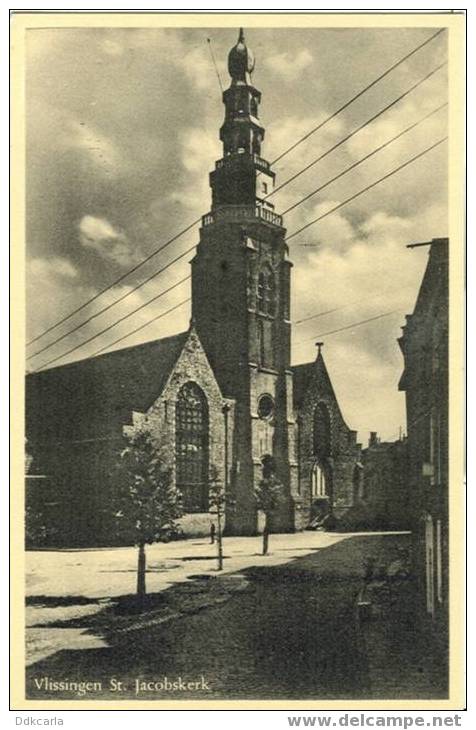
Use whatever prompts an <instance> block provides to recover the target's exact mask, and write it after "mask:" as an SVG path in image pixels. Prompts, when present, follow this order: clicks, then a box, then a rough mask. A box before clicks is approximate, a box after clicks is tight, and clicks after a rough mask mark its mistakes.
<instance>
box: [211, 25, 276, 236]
mask: <svg viewBox="0 0 476 730" xmlns="http://www.w3.org/2000/svg"><path fill="white" fill-rule="evenodd" d="M254 67H255V59H254V55H253V53H252V51H251V50H250V49H249V48H248V46H247V45H246V41H245V34H244V32H243V28H240V32H239V35H238V41H237V43H236V44H235V45H234V46H233V48H232V49H231V51H230V52H229V54H228V71H229V74H230V77H231V82H230V86H229V87H228V89H226V90H225V91H224V92H223V103H224V105H225V120H224V122H223V124H222V126H221V129H220V139H221V141H222V142H223V158H222V159H221V160H218V161H217V163H216V165H215V170H214V171H213V172H212V173H211V175H210V186H211V188H212V211H215V210H216V209H217V208H221V207H223V206H232V205H233V206H235V205H236V206H238V205H239V206H244V205H246V206H253V208H254V207H255V206H256V205H258V206H260V207H262V208H266V209H267V210H268V211H272V210H273V207H274V206H273V205H272V204H271V203H269V202H268V201H267V196H268V195H269V193H270V192H271V191H272V189H273V187H274V173H273V172H272V170H271V169H270V165H269V163H268V162H266V160H264V159H263V158H262V157H261V144H262V142H263V138H264V128H263V127H262V125H261V123H260V121H259V118H258V108H259V105H260V102H261V92H260V91H258V89H257V88H256V87H255V86H254V84H253V81H252V79H251V74H252V73H253V70H254ZM275 220H276V222H277V223H278V224H280V223H281V220H280V219H279V220H278V217H276V218H275Z"/></svg>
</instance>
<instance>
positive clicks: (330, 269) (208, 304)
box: [13, 13, 464, 724]
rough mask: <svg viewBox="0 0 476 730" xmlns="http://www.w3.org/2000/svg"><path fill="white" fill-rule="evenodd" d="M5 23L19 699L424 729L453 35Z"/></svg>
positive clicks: (447, 400)
mask: <svg viewBox="0 0 476 730" xmlns="http://www.w3.org/2000/svg"><path fill="white" fill-rule="evenodd" d="M29 18H30V22H29V23H28V24H26V25H25V27H24V28H22V34H23V35H22V39H23V40H22V42H23V66H22V75H21V78H22V84H23V86H22V94H23V97H22V98H23V107H24V108H23V130H24V140H25V141H24V202H23V207H24V210H23V212H22V216H23V220H24V224H23V225H24V274H25V276H24V281H25V287H24V289H23V290H20V288H19V290H18V297H19V299H22V298H23V297H24V301H25V325H24V326H25V342H23V346H25V345H26V347H24V352H25V353H26V354H24V355H23V354H22V357H23V358H24V360H23V362H24V363H25V367H24V376H25V377H24V398H23V401H22V403H21V404H20V405H19V411H21V417H22V419H23V420H24V429H23V432H22V435H21V447H22V449H23V450H24V466H23V465H22V474H21V476H20V478H19V480H18V484H17V485H16V487H15V489H17V490H18V493H19V494H20V493H21V495H20V496H21V511H22V515H24V518H23V519H22V520H21V524H20V523H18V525H17V527H16V529H17V530H18V531H19V533H18V534H20V532H21V540H22V541H23V542H24V550H25V552H24V569H23V568H22V571H21V572H22V575H19V576H17V578H18V579H19V580H20V581H21V585H22V587H21V590H22V591H24V593H23V598H24V613H23V612H22V614H21V616H22V617H24V626H23V627H22V628H21V629H20V633H21V635H20V636H19V637H18V642H19V644H18V645H19V646H20V643H21V644H22V648H21V652H22V653H21V656H22V657H23V656H24V662H23V659H22V664H23V666H22V673H23V676H24V700H26V701H32V702H38V701H41V702H43V701H49V702H53V703H55V705H56V706H57V707H58V708H61V706H62V704H64V706H66V705H67V704H68V703H70V704H71V703H74V706H75V707H78V708H81V705H82V704H83V705H84V706H86V705H87V703H96V702H101V701H109V702H111V703H114V707H115V708H116V709H120V708H121V703H128V705H127V706H128V707H130V706H131V701H133V702H136V703H137V705H138V706H139V705H140V703H145V702H147V703H150V702H156V703H157V706H158V707H159V706H160V704H161V703H168V706H170V705H173V703H176V704H177V706H179V704H180V702H184V701H191V700H193V701H194V702H195V703H196V705H197V706H200V704H203V706H206V703H207V702H210V701H236V702H240V701H246V700H250V701H255V702H256V703H258V705H257V706H259V702H261V701H263V702H264V701H278V700H287V701H298V700H307V701H313V702H317V703H318V702H319V701H336V702H337V701H344V700H345V701H356V702H357V701H359V702H365V701H373V700H375V701H377V700H378V701H391V702H396V701H400V700H405V701H437V702H439V703H440V706H442V703H444V701H449V700H450V699H451V698H453V699H454V697H455V696H456V694H455V693H456V689H457V687H459V684H458V681H457V680H456V679H455V680H452V677H453V676H454V677H456V676H457V675H458V674H459V673H461V672H462V671H463V668H462V659H461V658H460V657H458V656H457V654H456V653H455V646H456V644H457V638H458V631H459V630H460V628H455V630H454V631H453V630H452V631H450V627H451V626H456V627H458V626H460V624H461V621H460V614H459V613H458V611H459V610H460V609H461V606H459V607H458V605H459V603H460V600H459V596H458V587H457V579H460V578H461V576H459V573H458V570H459V569H458V568H457V567H456V568H455V573H454V575H453V574H452V572H451V571H450V567H449V566H450V564H451V565H452V566H453V564H455V563H456V564H458V562H459V561H460V560H462V554H461V553H458V552H457V551H458V550H462V548H461V545H460V543H459V542H458V540H457V539H456V536H457V531H458V530H459V528H458V524H459V523H460V522H459V521H462V520H463V516H462V514H461V500H462V496H461V495H462V490H463V484H462V474H461V473H460V469H461V468H462V467H461V464H462V458H463V456H462V455H463V447H462V444H458V442H457V441H456V440H455V441H453V440H452V439H456V437H457V438H458V439H460V438H461V433H462V430H463V425H462V422H461V426H460V427H458V418H462V410H461V408H462V405H461V404H462V397H463V392H462V385H461V384H460V385H454V382H453V380H452V377H453V375H452V373H453V371H455V372H456V371H457V375H458V377H461V370H462V367H463V360H462V358H463V346H462V324H461V314H460V312H458V307H459V308H461V307H462V302H461V298H462V291H463V273H464V272H463V265H462V261H463V257H464V238H463V235H464V233H463V219H462V215H461V212H462V195H463V188H462V186H463V183H462V182H461V181H459V182H458V185H459V186H460V187H459V189H458V188H457V191H456V193H455V190H454V187H453V188H451V184H450V181H451V166H452V165H453V164H457V158H458V154H455V155H452V153H451V150H454V149H455V145H456V149H457V147H458V144H459V145H460V146H461V148H462V145H463V141H462V139H463V137H462V129H463V127H462V122H461V125H460V127H458V125H457V124H456V125H455V124H454V123H452V122H451V120H452V119H453V122H454V118H455V117H454V113H455V108H456V106H457V102H456V101H454V96H452V94H454V93H456V92H458V89H459V90H460V91H461V88H460V84H461V83H462V82H461V79H462V76H463V75H464V67H463V60H462V52H461V54H460V55H461V57H460V56H457V59H456V61H455V62H454V63H452V64H451V65H450V63H449V61H450V58H452V56H451V49H453V51H454V49H455V44H456V42H460V39H461V37H462V34H463V33H464V31H463V28H464V17H462V16H459V17H458V16H457V15H451V16H445V15H441V16H439V15H438V14H428V15H427V16H423V17H419V16H418V18H416V17H415V19H414V21H413V22H412V19H411V18H410V19H409V17H408V16H407V15H403V16H402V17H401V18H400V20H399V19H398V16H397V17H396V18H395V17H394V18H393V19H390V20H391V22H390V21H389V18H388V17H387V18H386V19H385V18H383V19H381V18H380V16H372V15H367V16H365V17H359V16H352V19H351V20H349V19H348V22H346V16H345V15H344V16H341V17H340V18H339V19H336V18H335V17H334V16H332V15H331V16H325V15H322V16H321V17H319V15H316V16H315V18H314V21H313V23H305V22H303V21H302V19H301V18H300V17H299V16H298V15H293V14H292V13H291V14H289V15H287V16H286V15H284V16H282V17H281V19H280V20H279V22H278V20H277V19H276V18H275V17H274V16H273V17H268V18H267V17H265V16H259V15H254V14H253V13H250V14H243V15H241V16H238V15H237V19H236V22H235V20H234V18H233V17H232V16H226V17H225V16H220V15H215V16H207V15H204V16H200V15H199V14H195V15H193V14H192V15H190V16H187V15H183V17H182V18H179V19H178V20H177V18H176V17H175V20H174V22H173V23H172V22H168V20H167V18H168V16H167V14H160V13H159V14H157V15H152V16H147V15H144V16H142V17H140V16H138V15H135V14H133V15H131V16H129V17H126V16H121V15H120V13H118V14H112V15H111V16H110V17H109V23H108V18H107V17H106V18H105V19H104V16H101V18H102V22H100V18H99V16H98V17H96V18H95V16H94V14H93V13H91V14H86V15H85V16H83V18H81V19H80V21H79V20H78V16H75V15H72V16H71V17H70V18H69V19H68V18H66V19H63V21H62V23H57V22H56V20H55V18H57V16H53V17H52V19H51V20H50V21H49V19H48V14H45V15H43V16H42V17H40V18H39V17H36V18H35V16H34V14H33V15H30V16H29ZM88 18H89V20H90V21H91V22H90V23H89V24H88ZM16 20H21V18H20V17H19V18H17V19H16ZM68 21H69V22H68ZM13 26H15V18H14V20H13ZM14 30H15V28H14ZM455 39H456V40H455ZM451 74H453V76H451ZM458 78H459V79H460V81H458ZM452 79H453V82H454V83H453V82H452ZM455 79H456V80H455ZM459 103H460V102H458V104H459ZM460 111H461V110H460ZM452 114H453V116H452ZM14 134H15V132H14ZM459 174H460V175H461V174H462V173H461V169H460V170H459ZM458 196H459V199H458ZM452 206H453V208H452ZM458 215H460V219H458ZM455 217H456V225H454V224H452V223H451V221H452V220H453V221H454V220H455ZM13 245H16V243H15V240H13ZM18 245H19V247H21V246H22V242H21V240H20V239H19V244H18ZM18 286H19V287H20V286H23V285H20V284H19V285H18ZM450 295H451V296H450ZM19 362H20V363H21V362H22V360H19ZM20 371H21V366H20ZM20 375H21V378H22V379H23V373H22V372H21V373H20ZM455 377H456V376H455ZM452 409H454V410H452ZM458 414H459V415H458ZM455 423H456V428H455V426H454V424H455ZM460 462H461V463H460ZM23 475H24V476H23ZM450 485H451V486H450ZM20 496H18V497H17V498H18V499H20ZM454 500H456V501H457V502H458V504H457V505H456V507H453V506H452V505H453V501H454ZM458 500H459V501H458ZM458 534H459V533H458ZM23 573H24V574H23ZM458 576H459V578H458ZM461 595H462V594H461ZM22 620H23V619H22ZM452 622H453V623H452ZM450 634H451V642H453V643H451V642H450ZM19 651H20V650H19ZM52 706H53V705H52ZM71 706H72V705H71ZM91 706H92V705H91ZM334 724H335V723H334Z"/></svg>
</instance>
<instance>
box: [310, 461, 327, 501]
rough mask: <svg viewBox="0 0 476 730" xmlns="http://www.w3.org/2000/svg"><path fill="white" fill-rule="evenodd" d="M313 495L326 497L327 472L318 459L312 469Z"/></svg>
mask: <svg viewBox="0 0 476 730" xmlns="http://www.w3.org/2000/svg"><path fill="white" fill-rule="evenodd" d="M311 495H312V497H326V496H327V487H326V474H325V471H324V469H323V468H322V466H321V465H320V464H319V463H318V462H317V461H316V463H315V464H314V465H313V467H312V471H311Z"/></svg>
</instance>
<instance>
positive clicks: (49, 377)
mask: <svg viewBox="0 0 476 730" xmlns="http://www.w3.org/2000/svg"><path fill="white" fill-rule="evenodd" d="M188 334H189V333H188V332H181V333H179V334H177V335H173V336H171V337H164V338H163V339H160V340H152V341H150V342H145V343H143V344H140V345H135V346H132V347H127V348H124V349H121V350H115V351H114V352H108V353H106V354H104V355H99V356H98V357H93V358H88V359H86V360H80V361H79V362H75V363H71V364H68V365H63V366H60V367H56V368H51V369H49V370H43V371H40V372H37V373H31V374H29V375H27V380H26V404H27V431H29V430H30V429H35V428H39V429H42V430H45V429H46V430H48V427H51V428H54V429H55V430H58V429H59V433H58V437H59V438H68V435H69V434H71V435H72V434H73V433H74V436H75V438H79V437H85V436H94V435H97V434H99V433H105V432H110V431H116V430H117V428H119V424H122V423H124V422H128V420H129V419H130V416H131V411H132V410H136V411H141V412H143V411H145V410H147V408H149V407H150V406H151V405H152V403H153V402H154V400H155V399H156V398H158V397H159V396H160V394H161V392H162V390H163V389H164V386H165V384H166V382H167V379H168V377H169V375H170V373H171V371H172V369H173V367H174V365H175V363H176V362H177V359H178V357H179V355H180V353H181V351H182V348H183V346H184V344H185V341H186V339H187V336H188ZM40 416H41V417H40ZM30 435H31V436H32V437H37V438H39V437H41V435H43V436H44V437H46V435H47V434H46V433H44V434H40V433H37V434H35V433H31V434H30ZM50 435H51V434H50Z"/></svg>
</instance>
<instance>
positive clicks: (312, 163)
mask: <svg viewBox="0 0 476 730" xmlns="http://www.w3.org/2000/svg"><path fill="white" fill-rule="evenodd" d="M446 64H447V61H445V62H444V63H440V64H439V65H438V66H435V68H434V69H432V70H431V71H430V72H429V73H427V74H426V76H423V78H421V79H420V80H419V81H417V82H416V83H415V84H413V85H412V86H410V88H409V89H407V91H405V92H404V93H403V94H400V96H398V97H397V98H396V99H394V100H393V101H391V102H390V104H387V106H385V107H384V108H383V109H381V110H380V111H378V112H377V113H376V114H374V115H373V116H372V117H370V118H369V119H367V121H365V122H364V123H363V124H361V125H360V126H358V127H357V128H356V129H354V130H353V131H352V132H350V133H349V134H348V135H347V136H345V137H343V138H342V139H341V140H339V142H336V144H335V145H333V146H332V147H330V148H329V149H328V150H326V151H325V152H323V153H322V155H319V157H316V158H315V159H314V160H312V161H311V162H309V164H307V165H306V166H305V167H303V168H302V169H301V170H298V172H296V173H295V174H294V175H291V177H289V178H288V179H287V180H285V181H284V182H283V183H281V185H278V187H277V188H275V189H274V190H272V191H271V192H270V193H268V195H266V196H265V197H264V198H263V200H267V199H268V198H270V197H271V196H272V195H275V194H276V193H277V192H278V191H279V190H282V189H283V188H284V187H286V185H289V183H291V182H293V181H294V180H296V178H298V177H300V176H301V175H302V174H303V173H305V172H307V171H308V170H309V169H310V168H311V167H313V166H314V165H316V164H317V163H318V162H320V161H321V160H323V159H324V158H325V157H327V156H328V155H330V153H331V152H334V150H336V149H337V148H338V147H340V146H341V145H343V144H344V142H347V141H348V140H349V139H351V137H353V136H354V135H356V134H357V133H358V132H360V131H361V130H362V129H364V128H365V127H367V126H368V125H369V124H370V123H371V122H373V121H375V120H376V119H378V117H380V116H382V114H384V113H385V112H386V111H388V110H389V109H391V108H392V107H393V106H395V104H398V102H399V101H401V100H402V99H404V98H405V97H406V96H408V95H409V94H411V93H412V91H414V90H415V89H417V88H418V87H419V86H421V84H423V83H424V82H425V81H427V80H428V79H429V78H430V77H431V76H433V75H434V74H435V73H436V72H437V71H439V70H440V69H441V68H443V66H446Z"/></svg>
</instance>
